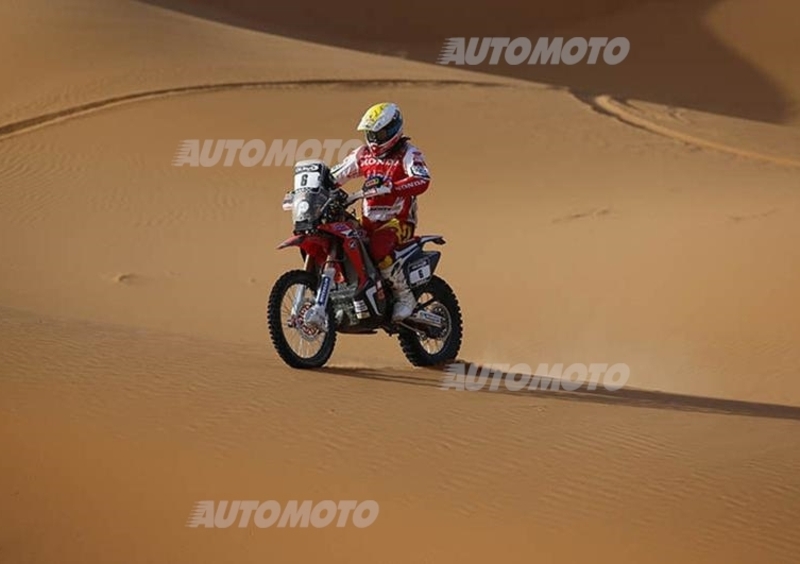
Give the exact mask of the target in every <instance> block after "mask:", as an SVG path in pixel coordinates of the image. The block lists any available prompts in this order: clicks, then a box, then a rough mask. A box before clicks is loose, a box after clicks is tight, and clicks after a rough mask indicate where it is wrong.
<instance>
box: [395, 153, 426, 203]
mask: <svg viewBox="0 0 800 564" xmlns="http://www.w3.org/2000/svg"><path fill="white" fill-rule="evenodd" d="M403 170H404V171H405V173H406V177H405V178H403V179H402V180H398V181H397V182H395V183H394V186H392V192H394V193H396V194H398V195H401V196H419V195H420V194H422V193H423V192H424V191H425V190H427V189H428V186H430V183H431V175H430V172H429V171H428V165H426V164H425V157H424V156H423V155H422V152H421V151H420V150H419V149H417V148H416V147H409V148H408V150H407V151H406V154H405V155H404V156H403Z"/></svg>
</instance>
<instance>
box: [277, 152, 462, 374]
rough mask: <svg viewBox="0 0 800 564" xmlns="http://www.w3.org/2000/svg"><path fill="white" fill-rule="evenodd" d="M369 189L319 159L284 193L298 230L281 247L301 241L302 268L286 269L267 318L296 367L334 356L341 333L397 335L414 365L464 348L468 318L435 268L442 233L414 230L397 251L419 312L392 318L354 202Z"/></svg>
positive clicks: (446, 358)
mask: <svg viewBox="0 0 800 564" xmlns="http://www.w3.org/2000/svg"><path fill="white" fill-rule="evenodd" d="M362 197H363V190H359V191H358V192H356V193H354V194H352V195H348V194H347V193H346V192H345V191H344V190H341V189H339V188H337V187H336V185H335V182H334V180H333V176H332V175H331V172H330V169H329V168H328V166H327V165H326V164H325V163H324V162H323V161H319V160H306V161H300V162H298V163H296V164H295V167H294V189H293V190H291V191H290V192H289V193H288V194H287V195H286V197H285V198H284V200H283V209H284V210H287V211H288V210H291V212H292V221H293V224H294V235H293V236H292V237H290V238H289V239H287V240H286V241H284V242H283V243H281V244H280V245H279V246H278V248H279V249H285V248H287V247H298V248H299V249H300V256H301V257H302V259H303V262H304V267H303V269H302V270H300V269H298V270H291V271H289V272H286V273H285V274H283V275H282V276H281V277H280V278H279V279H278V280H277V282H275V285H274V286H273V287H272V291H271V292H270V296H269V303H268V306H267V325H268V327H269V333H270V337H271V339H272V343H273V345H274V346H275V350H276V351H277V353H278V355H279V356H280V357H281V359H283V361H284V362H286V364H288V365H289V366H291V367H293V368H319V367H321V366H323V365H324V364H325V363H326V362H327V361H328V359H330V357H331V354H332V353H333V349H334V347H335V345H336V334H337V333H356V334H375V333H377V331H378V330H379V329H381V330H383V331H385V332H386V333H388V334H389V335H397V337H398V340H399V341H400V347H401V348H402V350H403V353H404V354H405V356H406V358H407V359H408V360H409V362H411V364H413V365H415V366H435V365H442V364H445V363H448V362H451V361H452V360H455V358H456V357H457V355H458V352H459V349H460V348H461V338H462V319H461V309H460V308H459V305H458V299H457V298H456V295H455V293H454V292H453V290H452V289H451V288H450V286H449V285H448V284H447V282H445V281H444V280H442V279H441V278H439V277H438V276H436V275H435V274H434V272H435V271H436V267H437V265H438V264H439V259H440V257H441V253H440V252H439V251H427V250H424V248H423V247H424V246H425V245H426V244H428V243H434V244H437V245H443V244H444V242H445V241H444V239H443V238H442V237H440V236H438V235H428V236H422V237H419V236H418V237H414V238H413V239H411V240H410V241H408V242H407V243H405V244H404V245H402V246H401V247H400V248H399V249H398V250H397V251H396V254H395V256H396V265H397V266H396V268H402V271H403V273H404V275H405V276H406V280H407V281H408V284H409V286H410V287H411V289H412V291H413V293H414V296H415V297H416V299H417V305H416V307H415V309H414V312H413V313H412V314H411V316H409V317H408V318H406V319H404V320H403V321H400V322H397V323H395V322H393V321H392V319H391V317H392V307H393V305H394V304H393V294H392V292H391V291H390V288H389V282H387V281H386V280H383V278H382V277H381V274H380V271H379V270H378V269H377V268H376V266H375V265H374V264H373V262H372V260H371V259H370V257H369V254H368V252H367V245H366V244H367V241H368V239H367V233H366V232H365V230H364V229H363V228H362V226H361V224H360V223H359V221H358V219H357V218H356V216H355V215H353V214H352V213H351V212H350V211H348V208H349V207H350V206H351V205H352V204H354V203H355V202H357V201H358V200H359V199H361V198H362Z"/></svg>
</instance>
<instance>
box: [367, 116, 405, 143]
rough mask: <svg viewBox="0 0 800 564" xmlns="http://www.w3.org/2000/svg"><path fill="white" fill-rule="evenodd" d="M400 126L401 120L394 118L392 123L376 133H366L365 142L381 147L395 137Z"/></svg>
mask: <svg viewBox="0 0 800 564" xmlns="http://www.w3.org/2000/svg"><path fill="white" fill-rule="evenodd" d="M402 125H403V122H402V120H400V119H398V118H397V117H395V118H394V119H393V120H392V121H390V122H389V123H388V124H386V126H385V127H384V128H383V129H379V130H378V131H367V142H368V143H377V144H378V145H382V144H384V143H386V142H387V141H389V140H390V139H391V138H392V137H394V136H395V135H397V133H398V132H399V131H400V127H401V126H402Z"/></svg>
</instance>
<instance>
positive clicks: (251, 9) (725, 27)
mask: <svg viewBox="0 0 800 564" xmlns="http://www.w3.org/2000/svg"><path fill="white" fill-rule="evenodd" d="M146 1H147V2H148V3H150V4H153V5H157V6H163V7H167V8H170V9H172V10H177V11H183V12H187V13H200V14H203V15H204V16H206V17H208V18H210V19H214V20H217V21H224V22H229V23H232V24H234V25H240V26H242V27H246V28H248V29H255V30H263V31H267V32H269V33H274V34H280V35H284V36H288V37H300V38H303V39H306V40H310V41H314V42H316V43H322V44H327V45H335V46H340V47H347V48H351V49H358V50H361V51H366V52H372V53H381V54H388V55H394V56H399V57H403V58H408V59H412V60H416V61H423V62H426V63H432V62H434V61H436V59H437V56H438V54H439V52H440V50H441V48H442V44H443V41H444V39H445V38H446V37H485V36H492V37H533V38H536V37H558V36H562V37H575V36H581V37H617V36H622V37H627V38H628V39H629V40H630V41H631V44H632V45H633V47H632V49H631V53H630V55H629V56H628V58H627V59H626V60H625V64H624V65H619V66H616V67H612V68H609V67H607V66H604V65H597V66H595V67H591V66H587V65H576V66H567V65H559V66H553V65H534V66H528V65H520V66H509V65H497V66H491V65H489V64H484V65H480V66H479V67H477V68H479V69H480V70H481V71H483V72H487V73H497V74H502V75H506V76H513V77H517V78H523V79H526V80H533V81H536V82H540V83H549V84H553V85H557V86H561V87H566V88H570V89H572V90H574V91H578V92H588V93H592V94H595V95H599V94H613V95H616V96H619V97H622V98H632V99H636V100H644V101H648V102H654V103H658V104H661V105H667V106H679V107H686V108H692V109H695V110H700V111H704V112H713V113H720V114H725V115H729V116H736V117H740V118H747V119H753V120H760V121H768V122H773V123H791V124H794V125H797V124H798V123H800V67H799V66H798V65H799V64H800V63H798V61H797V57H796V56H795V54H796V53H797V52H798V51H799V50H800V38H798V35H797V33H796V32H795V31H796V30H795V27H796V25H795V22H796V21H797V20H798V18H800V5H798V4H797V3H796V2H793V1H792V0H661V1H651V0H591V1H589V0H567V1H564V2H544V1H534V2H524V3H522V2H517V1H516V0H501V1H499V2H498V1H495V2H482V3H472V4H470V5H469V6H468V7H465V8H464V9H462V10H453V9H452V7H451V6H450V5H448V4H446V3H445V4H431V3H430V2H425V1H423V0H407V1H406V2H402V3H396V4H388V5H380V6H378V5H376V6H362V7H359V8H358V9H352V10H348V9H330V7H327V6H319V7H317V6H315V5H309V4H306V3H291V2H289V3H281V4H278V5H274V6H273V5H270V6H269V7H268V8H267V7H265V6H264V4H263V3H261V2H258V1H255V0H225V1H220V0H146ZM408 14H415V17H408ZM318 18H324V19H325V21H326V25H322V26H320V25H317V23H316V22H317V19H318ZM400 22H402V24H400Z"/></svg>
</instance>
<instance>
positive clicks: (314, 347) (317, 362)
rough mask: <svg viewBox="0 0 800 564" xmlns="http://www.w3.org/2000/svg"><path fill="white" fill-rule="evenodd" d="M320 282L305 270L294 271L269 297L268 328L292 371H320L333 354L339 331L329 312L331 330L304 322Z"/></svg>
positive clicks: (280, 280) (282, 278)
mask: <svg viewBox="0 0 800 564" xmlns="http://www.w3.org/2000/svg"><path fill="white" fill-rule="evenodd" d="M318 282H319V279H318V278H317V277H316V276H315V275H314V274H312V273H310V272H306V271H305V270H291V271H289V272H287V273H286V274H284V275H283V276H281V277H280V278H278V281H277V282H275V285H274V286H273V287H272V291H271V292H270V294H269V302H268V303H267V327H268V328H269V335H270V338H271V339H272V344H273V345H274V346H275V351H276V352H277V353H278V356H280V357H281V359H283V361H284V362H285V363H286V364H288V365H289V366H291V367H292V368H319V367H321V366H323V365H324V364H325V363H326V362H328V359H329V358H330V357H331V354H333V347H334V346H335V345H336V329H335V325H334V320H333V315H332V314H331V312H330V308H329V310H328V330H327V331H323V330H321V329H318V328H317V327H314V326H309V325H307V324H306V323H305V322H304V316H305V313H306V311H308V310H309V309H310V308H311V306H313V305H314V297H315V294H316V291H317V284H318Z"/></svg>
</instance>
